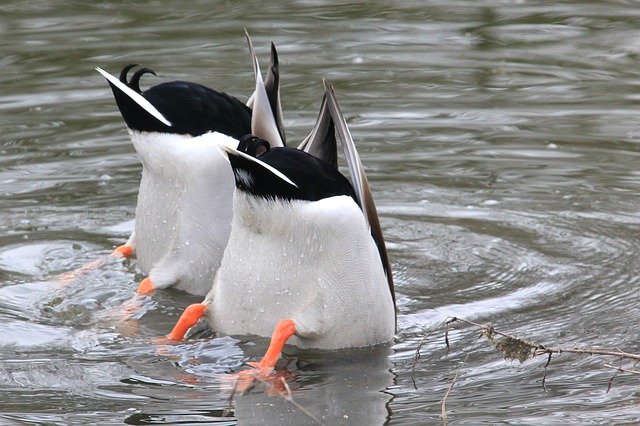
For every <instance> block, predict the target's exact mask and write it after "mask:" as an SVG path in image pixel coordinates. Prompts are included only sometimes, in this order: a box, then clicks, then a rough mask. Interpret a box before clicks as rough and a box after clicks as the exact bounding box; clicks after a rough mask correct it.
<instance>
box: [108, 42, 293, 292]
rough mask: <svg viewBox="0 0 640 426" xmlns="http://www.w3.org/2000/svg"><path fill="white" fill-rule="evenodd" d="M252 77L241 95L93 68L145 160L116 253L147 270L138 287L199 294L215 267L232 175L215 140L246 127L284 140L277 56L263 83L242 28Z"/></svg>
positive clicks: (235, 136)
mask: <svg viewBox="0 0 640 426" xmlns="http://www.w3.org/2000/svg"><path fill="white" fill-rule="evenodd" d="M247 40H248V42H249V48H250V51H251V56H252V62H253V67H254V72H255V77H256V87H255V91H254V93H253V95H252V96H251V98H250V100H249V102H248V104H249V106H247V105H244V104H243V103H242V102H241V101H239V100H238V99H236V98H234V97H232V96H229V95H227V94H225V93H220V92H217V91H215V90H213V89H210V88H208V87H205V86H202V85H200V84H196V83H189V82H184V81H173V82H169V83H162V84H159V85H157V86H153V87H151V88H150V89H148V90H146V91H144V92H142V91H141V90H140V87H139V80H140V77H141V76H142V75H143V74H144V73H153V71H151V70H149V69H147V68H142V69H139V70H138V71H137V72H136V73H135V74H133V76H132V77H131V79H130V80H129V81H127V73H128V72H129V71H130V70H131V68H133V67H134V66H127V67H125V68H124V69H123V70H122V72H121V74H120V79H117V78H116V77H114V76H112V75H111V74H109V73H107V72H106V71H104V70H102V69H100V68H96V70H97V71H98V72H99V73H100V74H102V75H103V76H104V77H105V78H106V79H107V81H108V82H109V85H110V86H111V89H112V91H113V94H114V97H115V99H116V102H117V104H118V107H119V109H120V112H121V113H122V117H123V118H124V120H125V122H126V124H127V128H128V130H129V135H130V137H131V141H132V142H133V145H134V147H135V149H136V152H137V153H138V155H139V157H140V160H141V162H142V179H141V182H140V191H139V194H138V203H137V206H136V220H135V229H134V232H133V234H132V235H131V237H130V238H129V240H128V241H127V243H126V244H125V245H122V246H119V247H118V248H116V250H115V251H114V255H116V256H125V257H126V256H130V255H132V254H134V253H135V255H136V257H137V260H138V264H139V266H140V268H141V269H142V270H143V271H144V272H146V273H148V275H149V276H148V278H145V279H144V280H143V281H142V282H141V283H140V286H139V287H138V292H139V293H143V294H149V293H151V292H152V291H154V290H155V289H161V288H167V287H174V288H176V289H178V290H183V291H186V292H189V293H193V294H198V295H205V294H207V292H208V291H209V290H210V289H211V283H212V280H213V276H214V274H215V271H216V270H217V269H218V267H219V266H220V262H221V260H222V254H223V252H224V249H225V247H226V245H227V240H228V238H229V232H230V228H231V215H232V196H233V191H234V181H233V174H232V172H231V170H230V169H229V165H228V163H227V162H226V160H225V159H224V158H222V157H221V156H220V153H219V146H229V147H233V148H235V147H236V146H237V145H238V140H239V139H240V138H241V137H242V136H244V135H245V134H247V133H255V134H257V135H260V136H261V137H264V138H268V139H269V140H273V141H274V145H275V146H283V145H284V131H283V126H282V112H281V108H280V94H279V76H278V58H277V52H276V50H275V47H274V46H273V44H272V45H271V65H270V67H269V72H268V77H267V81H266V83H265V82H263V79H262V75H261V73H260V69H259V65H258V60H257V58H256V55H255V52H254V49H253V46H252V43H251V40H250V39H249V35H248V34H247Z"/></svg>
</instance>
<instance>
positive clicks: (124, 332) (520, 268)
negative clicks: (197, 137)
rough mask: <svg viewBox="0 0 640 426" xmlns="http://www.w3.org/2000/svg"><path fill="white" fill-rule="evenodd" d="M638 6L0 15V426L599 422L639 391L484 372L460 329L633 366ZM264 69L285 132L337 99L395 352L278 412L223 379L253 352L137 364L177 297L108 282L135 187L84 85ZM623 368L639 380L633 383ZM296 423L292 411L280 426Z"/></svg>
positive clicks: (110, 119) (81, 7) (586, 368)
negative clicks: (374, 235)
mask: <svg viewBox="0 0 640 426" xmlns="http://www.w3.org/2000/svg"><path fill="white" fill-rule="evenodd" d="M639 18H640V6H638V4H637V3H635V2H632V1H623V0H619V1H591V2H584V1H580V2H578V1H575V2H572V1H566V2H543V1H527V0H522V1H515V0H514V1H498V0H491V1H489V0H487V1H482V2H476V1H444V0H441V1H435V0H433V1H425V2H420V1H413V2H411V1H403V2H382V1H377V2H369V3H367V4H344V5H335V4H333V2H322V1H297V2H294V1H288V2H283V3H281V4H273V2H258V1H249V2H243V3H240V2H227V1H224V2H215V3H214V2H205V1H194V2H190V3H185V4H182V5H180V6H177V5H176V4H174V3H170V2H162V1H156V2H148V3H147V2H115V1H111V2H101V3H100V4H98V3H96V4H88V2H62V1H50V2H18V1H14V2H2V3H1V4H0V34H1V35H2V37H1V38H0V82H1V86H0V130H1V131H0V323H1V324H2V328H1V330H0V357H1V358H0V360H1V361H0V412H1V414H0V419H1V421H2V422H3V423H8V424H14V423H22V424H34V423H36V424H38V423H40V424H80V423H101V424H110V423H115V424H121V423H129V424H165V423H179V422H182V423H188V424H194V423H216V422H217V423H219V424H236V423H240V424H251V423H264V424H306V423H311V424H313V421H314V420H313V418H316V419H318V420H320V421H321V422H323V423H325V424H337V423H338V424H339V423H343V424H382V423H385V422H386V423H390V424H394V425H396V424H397V425H400V424H418V423H421V424H437V423H440V422H442V419H441V418H440V409H441V407H440V400H441V399H442V398H443V396H444V395H445V392H446V391H447V388H448V387H449V385H450V384H451V383H452V380H453V377H454V375H455V373H456V371H457V370H458V367H459V366H460V362H462V361H463V360H465V359H466V363H465V364H464V366H463V368H462V370H461V371H460V375H459V377H458V379H457V382H456V383H455V385H454V387H453V389H452V391H451V394H450V396H449V397H448V399H447V414H448V418H449V422H450V423H451V424H481V423H485V424H492V423H509V424H534V423H535V424H564V423H574V424H598V423H603V424H610V423H637V422H638V421H640V406H639V405H638V404H639V401H640V395H639V391H638V384H639V383H640V377H639V376H634V375H629V374H619V375H617V376H616V377H615V379H614V380H613V381H612V382H611V388H610V390H608V384H609V382H610V379H611V378H612V377H613V376H614V375H615V370H612V369H610V368H607V367H605V366H604V365H603V364H604V363H607V362H609V363H614V364H615V365H616V366H619V365H621V366H623V367H625V368H630V369H633V368H634V366H633V365H632V364H630V363H620V362H619V361H615V360H612V359H604V358H601V357H584V356H574V355H568V354H563V355H559V356H556V357H554V358H553V360H552V362H551V364H550V366H549V368H548V372H547V377H546V387H547V390H546V391H545V390H544V389H543V387H542V378H543V374H544V373H543V372H544V364H545V362H546V357H542V358H539V359H534V360H529V361H527V362H525V363H524V364H520V363H519V362H518V361H509V360H504V359H503V358H502V356H501V354H500V353H498V352H497V351H495V350H494V349H493V348H492V347H491V346H490V345H489V343H488V342H487V341H486V340H484V339H480V340H478V339H477V337H478V335H479V331H478V330H477V329H476V328H474V327H471V326H467V325H464V324H460V325H454V326H452V328H451V331H450V333H449V340H450V344H451V351H450V352H449V353H447V349H446V347H445V343H444V332H443V330H439V331H436V332H435V333H434V334H432V335H430V337H429V338H428V339H427V340H426V342H425V344H424V346H423V348H422V351H421V358H420V361H419V363H418V364H417V365H416V368H415V372H414V374H413V375H412V363H413V359H414V353H415V350H416V347H417V345H418V342H419V341H420V339H421V338H422V336H423V335H424V334H425V332H426V330H429V329H431V328H433V327H435V326H437V325H438V324H439V323H440V322H441V321H442V320H444V319H445V318H446V317H447V316H458V317H461V318H465V319H468V320H472V321H475V322H479V323H493V324H494V325H495V326H496V328H498V329H500V330H503V331H506V332H509V333H512V334H514V335H517V336H519V337H523V338H527V339H530V340H534V341H538V342H540V343H543V344H545V345H550V346H565V347H574V346H606V347H614V348H619V349H621V350H624V351H629V352H636V353H637V352H640V342H639V334H640V332H639V330H638V322H639V320H640V311H639V308H638V305H639V302H640V292H638V290H637V286H638V283H639V276H640V270H639V267H638V253H639V252H640V248H639V247H638V245H639V244H638V241H639V238H638V231H639V230H640V214H638V213H639V212H638V210H639V207H640V196H639V194H640V166H639V164H640V162H639V157H640V144H639V142H640V127H639V126H638V117H639V116H640V113H639V112H638V104H639V101H640V73H639V70H640V61H639V60H640V19H639ZM243 27H246V28H247V29H248V30H249V31H250V32H251V34H252V36H253V40H254V44H255V45H256V47H257V49H258V53H259V55H260V58H261V59H262V63H263V65H266V63H267V56H268V43H269V42H270V41H273V42H275V44H276V46H277V47H278V49H279V52H280V58H281V63H282V65H281V73H282V82H283V94H282V96H283V108H284V113H285V124H286V127H287V132H288V133H287V136H288V139H289V140H290V141H295V140H301V138H302V137H304V135H306V133H307V132H308V131H309V129H310V127H311V126H312V124H313V121H314V119H315V114H316V112H317V109H318V106H319V102H320V97H321V93H322V86H321V78H323V77H326V78H328V79H329V80H330V81H331V82H332V83H333V84H334V85H335V87H336V92H337V95H338V98H339V101H340V103H341V106H342V109H343V112H344V113H345V115H346V117H347V120H348V123H349V126H350V128H351V131H352V133H353V136H354V138H355V140H356V144H357V145H358V149H359V151H360V154H361V156H362V159H363V162H364V164H365V167H366V169H367V173H368V175H369V179H370V181H371V184H372V187H373V189H374V194H375V197H376V201H377V204H378V209H379V213H380V216H381V222H382V226H383V230H384V233H385V236H386V239H387V242H388V249H389V252H390V256H391V259H392V264H393V269H394V275H395V279H396V291H397V295H398V311H399V315H398V333H397V339H396V341H395V344H393V346H391V347H385V348H378V349H376V350H365V351H355V352H353V351H347V352H344V353H343V352H339V353H316V352H312V351H308V352H296V351H289V352H288V353H287V359H286V361H287V362H288V363H289V364H288V366H287V367H286V369H284V370H282V371H281V373H282V374H284V375H285V376H286V380H287V382H288V383H289V384H290V386H291V389H292V396H293V400H294V401H295V403H296V404H297V405H295V404H293V403H291V402H290V401H287V400H286V399H284V398H282V397H281V396H270V395H269V394H268V393H267V392H265V390H264V388H261V387H260V386H258V387H256V388H255V389H253V390H252V391H251V392H249V393H248V394H247V395H244V396H241V397H240V396H239V397H236V398H235V399H234V401H233V402H232V403H231V404H230V403H229V389H228V388H229V384H228V380H227V381H225V377H228V374H229V373H233V372H234V371H237V370H238V369H239V368H241V367H242V363H243V362H244V361H248V360H252V359H256V357H258V356H259V355H260V354H261V353H262V352H263V351H264V349H265V347H266V344H267V341H266V340H264V339H239V338H231V337H223V338H211V337H210V336H209V335H207V334H206V333H205V334H200V335H196V336H194V337H193V338H192V339H190V340H188V341H187V342H185V343H183V344H180V345H177V346H165V347H162V346H160V347H159V346H157V345H155V344H154V340H153V339H154V337H156V336H161V335H163V334H165V333H167V332H168V331H169V330H170V328H171V326H172V325H173V323H174V322H175V320H176V319H177V316H178V315H179V313H180V312H181V310H182V309H183V308H184V307H185V306H186V305H188V304H189V303H193V302H195V301H198V299H197V298H193V297H190V296H187V295H185V294H181V293H178V292H172V291H164V292H159V293H158V294H156V295H154V296H153V298H147V299H144V300H143V301H142V303H143V306H142V307H141V310H140V314H139V315H138V316H137V317H136V318H135V319H131V320H128V321H122V319H121V318H118V317H117V315H114V314H113V313H114V312H117V310H118V307H119V306H120V305H121V304H122V303H123V302H124V301H126V300H127V299H129V297H130V296H131V293H132V291H133V290H134V289H135V288H136V286H137V282H138V281H139V280H140V279H141V278H142V277H143V275H142V273H141V271H140V270H139V269H137V267H136V264H135V260H133V261H127V262H124V263H123V262H119V261H116V260H111V261H107V262H106V263H105V264H103V265H101V266H100V267H98V268H95V269H93V270H91V271H89V272H88V273H87V274H86V275H84V276H82V277H80V278H79V279H77V280H76V281H73V282H71V283H68V284H67V285H64V286H63V285H60V283H59V279H57V278H56V276H58V275H60V274H63V273H65V272H68V271H72V270H73V269H75V268H77V267H79V266H81V265H83V264H85V263H87V262H90V261H92V260H95V259H98V258H101V257H103V256H105V255H106V254H108V253H109V252H110V251H111V250H112V248H113V247H115V246H116V245H118V244H122V243H123V242H124V241H125V240H126V238H127V236H128V234H129V232H130V231H131V229H132V221H133V213H134V207H135V203H136V196H137V187H138V182H139V179H140V170H141V166H140V164H139V162H138V160H137V157H136V155H135V152H134V150H133V147H132V145H131V143H130V142H129V139H128V136H127V134H126V131H125V128H124V125H123V122H122V120H121V118H120V116H119V113H118V111H117V108H116V106H115V103H114V101H113V99H112V96H111V93H110V91H109V89H108V87H107V85H106V83H105V81H104V79H103V78H102V77H100V76H99V75H98V74H97V73H96V72H95V71H94V67H96V66H100V67H102V68H104V69H106V70H108V71H110V72H112V73H117V72H118V71H119V70H120V69H121V67H122V66H124V65H125V64H128V63H139V64H143V65H145V66H148V67H151V68H153V69H154V70H155V71H156V72H157V73H158V77H157V78H154V77H152V76H145V77H144V78H143V82H142V84H143V86H145V87H148V86H149V85H152V84H157V83H159V82H161V81H169V80H175V79H183V80H189V81H195V82H199V83H203V84H205V85H208V86H211V87H214V88H217V89H220V90H224V91H226V92H228V93H231V94H234V95H236V96H238V97H240V98H241V99H246V98H247V96H248V95H249V94H250V93H251V91H252V89H253V87H252V83H251V82H252V69H251V63H250V61H249V56H248V53H247V48H246V45H245V40H244V35H243ZM636 369H637V368H636ZM300 407H302V408H300Z"/></svg>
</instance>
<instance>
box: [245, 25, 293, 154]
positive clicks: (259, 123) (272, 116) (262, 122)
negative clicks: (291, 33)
mask: <svg viewBox="0 0 640 426" xmlns="http://www.w3.org/2000/svg"><path fill="white" fill-rule="evenodd" d="M245 34H246V36H247V43H248V44H249V52H250V54H251V61H252V62H253V73H254V75H255V80H256V88H255V90H254V92H253V94H252V95H251V97H250V98H249V100H248V101H247V106H249V107H250V108H251V109H252V113H251V133H252V134H253V135H255V136H258V137H259V138H262V139H264V140H266V141H269V143H270V144H271V146H272V147H275V146H284V140H283V139H282V137H281V136H280V134H281V133H280V128H282V111H279V105H280V102H279V99H280V94H279V93H280V88H279V75H278V63H277V61H278V58H277V54H276V56H275V67H274V66H273V65H274V64H273V61H274V57H273V52H274V50H275V49H272V57H271V60H272V66H271V67H269V74H270V75H272V77H271V79H272V81H273V83H272V84H271V90H272V91H274V90H275V94H274V95H273V98H274V99H276V100H277V101H276V103H275V105H276V110H275V111H274V110H273V109H272V105H271V103H270V100H269V95H268V93H267V88H266V85H265V83H264V81H263V80H262V73H261V72H260V64H259V63H258V57H257V56H256V52H255V49H254V48H253V43H252V42H251V37H249V33H248V32H247V31H246V30H245ZM272 69H273V71H272ZM278 116H279V117H280V118H278ZM278 120H279V121H280V127H279V126H278ZM282 134H284V130H283V132H282Z"/></svg>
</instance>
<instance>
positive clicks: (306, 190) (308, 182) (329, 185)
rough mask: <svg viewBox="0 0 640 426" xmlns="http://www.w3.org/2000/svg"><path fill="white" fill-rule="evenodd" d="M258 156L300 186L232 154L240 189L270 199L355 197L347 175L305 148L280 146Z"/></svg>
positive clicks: (311, 199) (231, 158)
mask: <svg viewBox="0 0 640 426" xmlns="http://www.w3.org/2000/svg"><path fill="white" fill-rule="evenodd" d="M257 158H258V159H259V160H260V161H262V162H264V163H266V164H268V165H270V166H271V167H273V168H275V169H276V170H278V171H280V172H281V173H282V174H283V175H285V176H286V177H287V178H289V179H290V180H291V181H292V182H293V183H295V184H296V185H297V188H296V187H294V186H293V185H291V184H290V183H288V182H286V181H284V180H283V179H282V178H280V177H278V176H276V175H275V174H274V173H272V172H271V171H270V170H268V169H267V168H265V167H264V166H262V165H261V164H260V163H258V162H255V161H251V160H250V159H247V158H244V157H241V156H239V155H233V154H229V161H230V162H231V167H232V168H233V172H234V175H235V177H236V187H237V188H238V189H240V190H242V191H245V192H248V193H250V194H253V195H256V196H260V197H264V198H270V199H284V200H307V201H318V200H322V199H324V198H329V197H334V196H338V195H347V196H349V197H352V198H353V199H354V200H355V199H356V198H355V192H354V190H353V187H352V186H351V183H350V182H349V181H348V180H347V178H345V177H344V176H343V175H342V174H341V173H340V172H339V171H338V170H336V169H334V168H333V167H332V166H330V165H329V164H327V163H325V162H324V161H322V160H320V159H318V158H316V157H314V156H313V155H310V154H307V153H306V152H304V151H300V150H298V149H295V148H288V147H277V148H272V149H270V150H268V151H266V152H264V153H263V154H262V155H259V156H258V157H257Z"/></svg>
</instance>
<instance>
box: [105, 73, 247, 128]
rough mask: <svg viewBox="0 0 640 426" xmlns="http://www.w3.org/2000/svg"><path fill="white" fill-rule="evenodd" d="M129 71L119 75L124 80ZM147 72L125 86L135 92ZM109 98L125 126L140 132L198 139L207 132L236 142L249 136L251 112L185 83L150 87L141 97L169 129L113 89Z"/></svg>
mask: <svg viewBox="0 0 640 426" xmlns="http://www.w3.org/2000/svg"><path fill="white" fill-rule="evenodd" d="M129 69H131V68H130V66H129V67H125V69H124V70H123V72H122V73H121V76H120V77H121V80H122V77H123V74H124V76H125V80H126V73H127V71H129ZM145 72H152V71H151V70H148V69H147V68H143V69H141V70H139V71H138V72H137V73H136V74H135V75H134V76H133V77H132V78H131V81H130V82H128V83H126V81H125V84H127V85H128V86H129V87H131V88H132V89H134V90H136V91H138V90H139V87H138V80H139V79H140V77H141V76H142V74H143V73H145ZM110 85H111V89H112V91H113V95H114V97H115V99H116V103H117V104H118V108H119V109H120V113H121V114H122V117H123V118H124V120H125V122H126V123H127V126H128V127H129V128H130V129H132V130H137V131H140V132H161V133H177V134H183V135H191V136H200V135H202V134H205V133H207V132H220V133H223V134H225V135H228V136H231V137H233V138H235V139H240V138H241V137H242V136H244V135H245V134H247V133H250V132H251V109H250V108H249V107H247V106H246V105H245V104H243V103H242V102H241V101H239V100H238V99H236V98H234V97H232V96H229V95H227V94H226V93H221V92H217V91H215V90H213V89H210V88H208V87H206V86H203V85H201V84H197V83H190V82H186V81H172V82H169V83H162V84H159V85H157V86H153V87H151V88H150V89H148V90H146V91H144V92H142V93H141V95H142V96H143V97H144V98H145V99H146V100H148V101H149V102H150V103H151V105H153V106H154V107H155V108H156V109H157V110H158V111H160V113H161V114H162V115H163V116H164V117H165V118H166V119H167V120H169V122H171V123H172V126H171V127H169V126H167V125H165V124H163V123H161V122H160V121H159V120H158V119H156V118H155V117H153V116H152V115H151V114H149V113H148V112H147V111H146V110H145V109H144V108H142V107H140V106H139V105H138V104H137V103H136V102H134V101H133V100H132V99H131V98H129V96H127V95H126V94H124V93H123V92H121V91H120V89H118V88H117V87H115V86H114V85H112V84H110Z"/></svg>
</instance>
